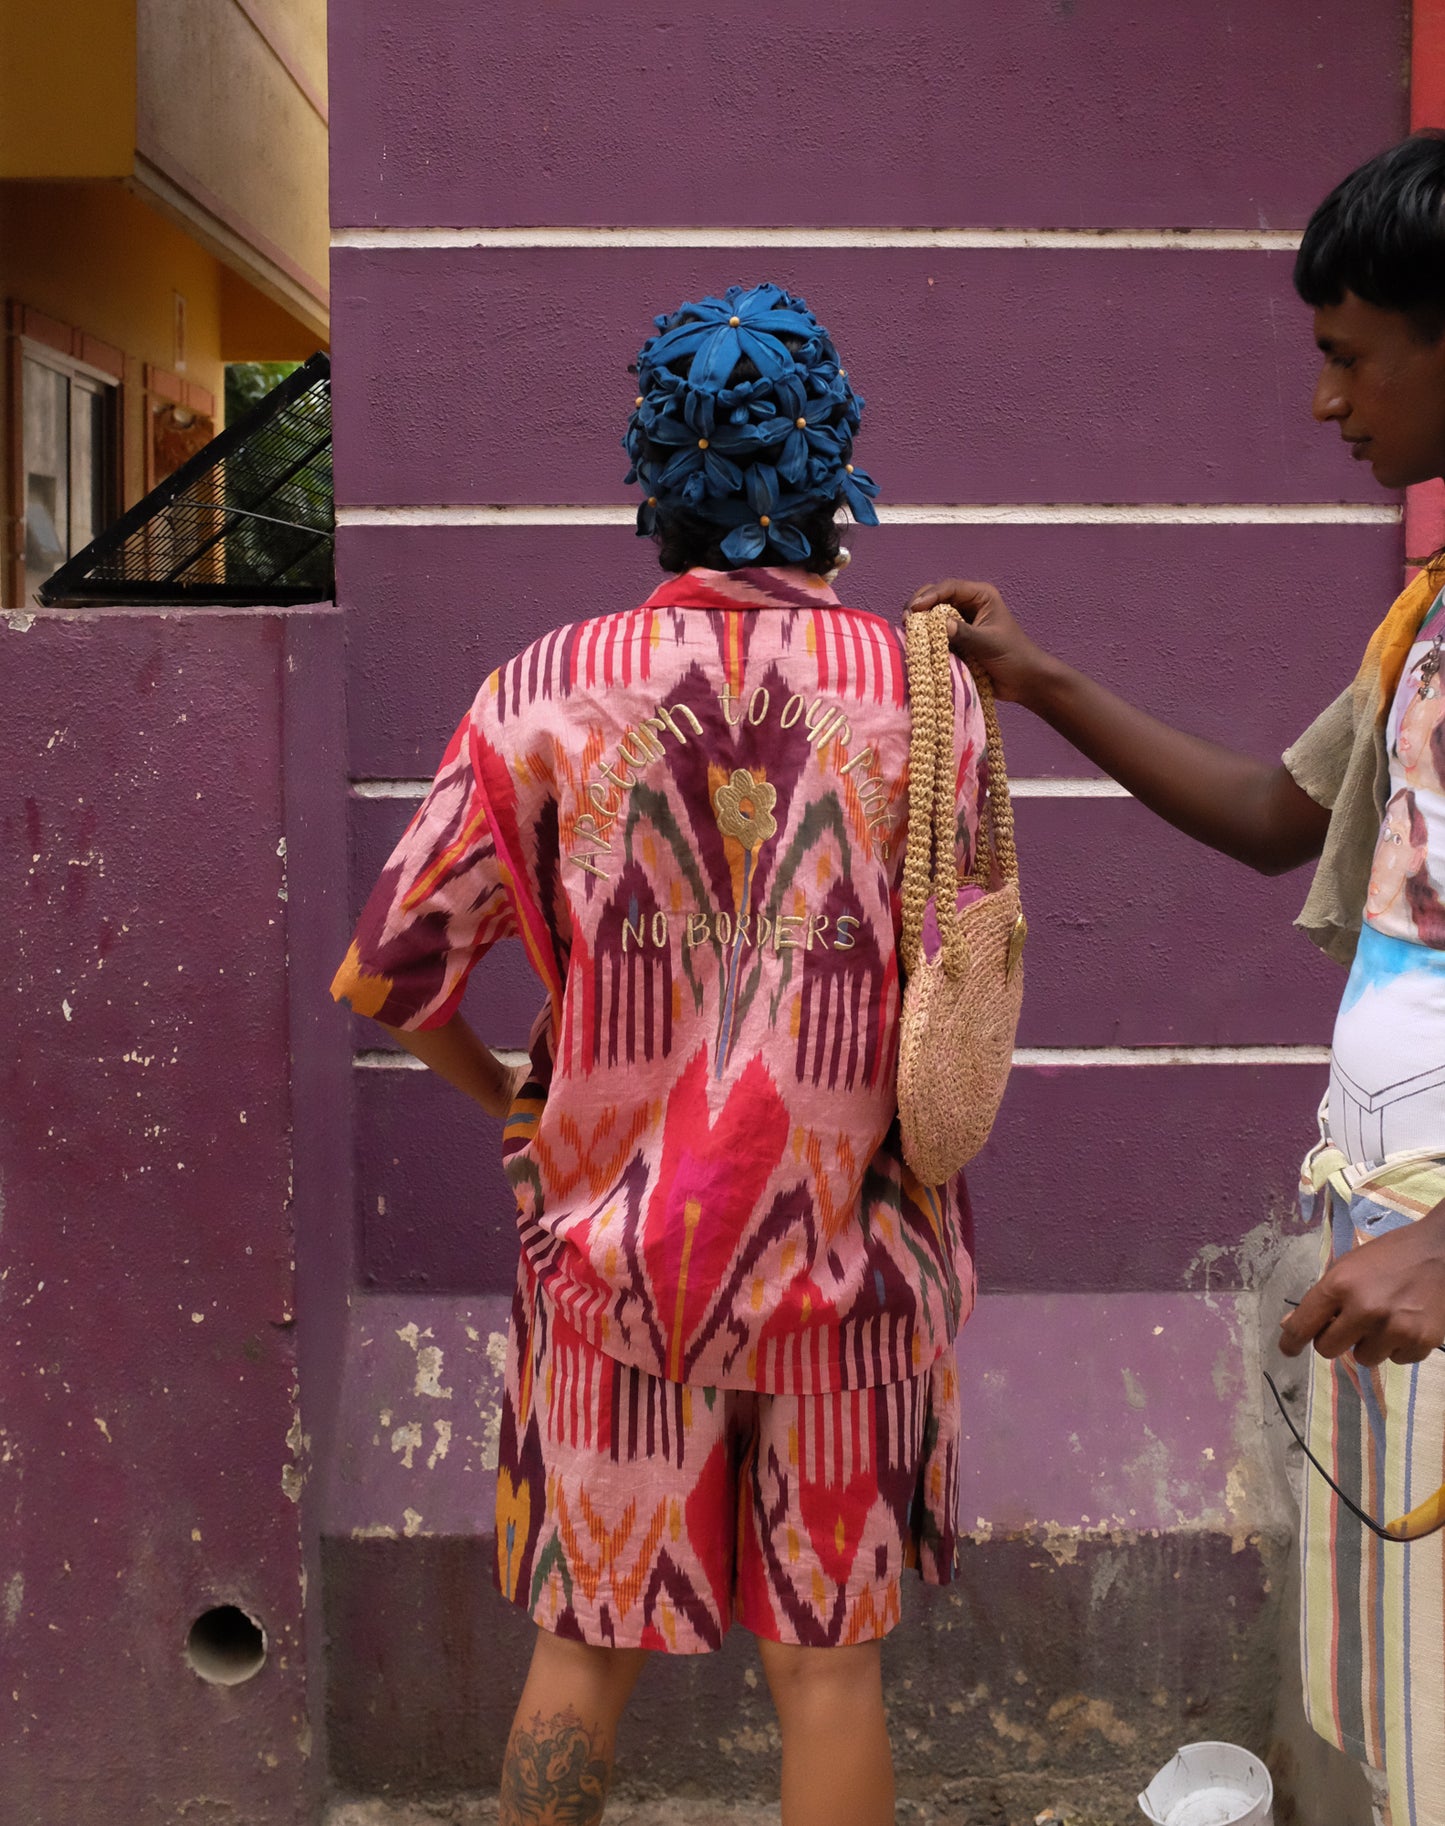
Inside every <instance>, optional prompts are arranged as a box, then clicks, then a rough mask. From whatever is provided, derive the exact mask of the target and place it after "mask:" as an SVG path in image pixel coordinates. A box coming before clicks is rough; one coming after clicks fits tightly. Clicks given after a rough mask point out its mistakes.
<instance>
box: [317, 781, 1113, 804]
mask: <svg viewBox="0 0 1445 1826" xmlns="http://www.w3.org/2000/svg"><path fill="white" fill-rule="evenodd" d="M430 785H431V781H430V780H353V781H352V782H351V793H352V797H353V798H356V799H421V798H424V797H425V795H426V791H427V788H428V787H429V786H430ZM1009 792H1010V793H1011V794H1012V796H1013V797H1014V798H1015V799H1128V798H1130V797H1131V796H1132V795H1131V794H1130V793H1129V791H1128V789H1127V788H1126V787H1123V786H1120V784H1119V782H1118V781H1117V780H1105V779H1100V778H1087V777H1085V778H1077V779H1064V778H1060V779H1052V780H1044V779H1037V780H1010V781H1009Z"/></svg>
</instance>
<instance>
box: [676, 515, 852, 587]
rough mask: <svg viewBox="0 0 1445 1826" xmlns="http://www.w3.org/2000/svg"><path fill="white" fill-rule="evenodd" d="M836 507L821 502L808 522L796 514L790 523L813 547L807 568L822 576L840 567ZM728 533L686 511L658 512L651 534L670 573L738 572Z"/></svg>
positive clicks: (841, 539) (758, 561)
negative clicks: (726, 550)
mask: <svg viewBox="0 0 1445 1826" xmlns="http://www.w3.org/2000/svg"><path fill="white" fill-rule="evenodd" d="M837 505H838V504H837V502H820V503H819V505H818V507H817V508H816V510H815V511H814V512H813V513H811V514H809V515H808V516H807V518H806V519H805V518H803V517H802V516H801V515H795V516H794V518H793V520H792V521H791V524H792V525H793V526H796V527H797V529H798V531H799V532H800V533H801V534H802V535H803V537H804V538H805V539H806V540H807V541H808V543H809V545H811V546H812V548H813V555H812V557H811V558H810V559H809V560H808V569H809V570H810V571H813V572H815V573H816V574H817V575H819V576H821V575H822V574H823V572H825V571H831V570H832V569H833V567H834V566H835V565H836V564H837V562H838V553H839V550H840V549H841V547H842V543H843V536H842V528H841V527H840V526H839V525H838V522H837V521H836V520H835V519H834V517H833V516H834V514H835V513H836V512H837ZM727 530H728V529H727V528H726V527H725V526H718V525H717V524H716V523H715V522H714V521H712V520H702V519H699V518H698V516H697V515H696V514H690V513H688V512H687V511H686V509H684V508H679V509H677V510H676V511H675V512H670V513H663V512H659V513H658V516H657V530H656V532H654V533H653V535H652V537H653V539H654V541H655V542H656V545H657V562H658V563H659V564H660V565H661V566H662V568H663V570H665V571H669V572H671V571H690V570H693V569H700V570H708V571H731V570H736V569H738V568H740V567H739V566H737V565H734V564H733V563H732V562H731V561H730V560H729V559H727V558H726V557H724V556H723V549H722V542H723V540H724V539H725V538H726V537H727ZM752 562H753V563H754V564H761V563H763V562H764V560H763V559H761V558H754V559H753V560H752ZM773 562H775V563H776V562H777V560H774V561H773Z"/></svg>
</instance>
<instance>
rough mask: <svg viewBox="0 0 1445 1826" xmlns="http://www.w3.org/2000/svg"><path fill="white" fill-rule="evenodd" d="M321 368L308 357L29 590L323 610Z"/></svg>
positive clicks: (325, 407) (67, 600)
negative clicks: (319, 606) (311, 605)
mask: <svg viewBox="0 0 1445 1826" xmlns="http://www.w3.org/2000/svg"><path fill="white" fill-rule="evenodd" d="M334 526H335V512H334V506H333V495H332V482H331V364H330V362H329V361H328V360H327V358H326V356H324V355H313V356H312V357H311V359H310V361H307V362H303V363H302V365H301V366H300V367H299V368H297V369H296V371H295V373H294V374H291V375H288V376H287V378H286V379H285V380H283V381H282V382H281V384H280V386H278V387H276V388H274V389H273V390H272V391H271V392H270V393H268V394H267V395H266V397H265V398H264V399H263V400H262V401H261V402H260V403H259V405H257V406H255V407H253V408H252V410H251V411H250V412H248V413H246V414H245V416H244V417H243V418H241V419H238V420H237V422H236V423H235V424H234V425H228V426H227V427H226V429H225V430H224V431H223V432H222V433H221V434H220V436H219V437H216V438H212V440H211V441H210V443H208V444H207V445H206V446H205V447H204V448H203V449H202V450H200V451H198V452H197V453H196V455H195V456H193V457H191V458H190V460H189V461H187V462H185V463H183V464H182V465H181V466H180V468H179V469H177V470H176V471H175V473H174V474H173V475H170V476H167V477H166V479H165V480H164V481H163V482H161V483H160V484H159V486H158V487H156V488H154V489H152V490H151V492H150V493H149V494H148V495H147V496H146V497H145V499H144V500H143V501H140V502H138V503H137V504H136V506H134V507H133V508H131V510H130V512H129V513H127V514H124V515H122V517H121V518H120V519H119V520H117V521H116V523H115V524H114V525H113V526H111V527H108V528H107V529H106V530H105V531H104V532H103V533H101V534H100V535H99V537H98V538H96V539H94V540H92V542H91V543H90V544H89V545H88V546H86V548H85V550H84V551H82V552H79V553H77V555H76V556H75V557H74V558H73V559H72V560H71V561H70V563H68V564H64V565H62V566H61V567H60V569H59V570H58V571H56V573H55V575H54V576H53V577H50V578H49V579H48V580H47V581H46V582H45V583H44V584H43V585H42V587H41V589H40V591H39V598H40V601H41V602H43V603H45V604H47V605H52V606H53V605H59V604H78V603H87V602H114V603H143V604H155V605H164V604H170V603H215V604H218V605H221V604H231V603H296V602H329V601H331V600H332V598H333V597H334V595H335V593H336V580H335V560H334Z"/></svg>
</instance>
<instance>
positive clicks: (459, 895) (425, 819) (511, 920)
mask: <svg viewBox="0 0 1445 1826" xmlns="http://www.w3.org/2000/svg"><path fill="white" fill-rule="evenodd" d="M475 715H476V707H475V706H474V707H473V710H472V711H471V712H469V713H468V714H467V716H465V717H464V718H463V719H462V722H461V723H460V725H459V726H458V728H457V731H456V733H455V734H454V735H453V737H452V739H451V741H450V742H449V743H448V745H447V751H446V754H445V755H444V756H443V758H442V764H441V767H440V768H439V769H438V771H437V775H436V778H435V779H434V780H433V782H432V785H431V789H430V791H429V792H428V793H427V795H426V798H425V799H423V801H422V803H421V807H420V809H419V810H418V812H417V814H416V816H415V817H414V818H413V819H412V821H411V823H410V824H409V825H408V826H407V828H406V831H405V833H404V834H403V836H402V839H401V841H400V842H399V843H398V844H397V846H396V848H395V849H394V850H393V851H392V853H391V856H390V858H389V860H388V861H387V864H386V867H385V868H384V869H383V870H382V871H381V875H380V878H379V879H378V881H377V883H376V886H375V887H374V888H373V889H372V892H371V897H370V899H369V900H368V901H367V903H366V907H365V909H364V910H363V912H362V915H361V918H360V920H359V921H358V922H357V927H356V932H355V935H354V937H353V938H352V941H351V949H350V950H349V951H348V952H347V954H346V957H345V958H344V959H343V961H342V965H341V968H340V969H339V970H338V971H337V973H336V977H335V980H334V981H333V982H332V985H331V993H332V995H333V996H334V997H335V998H336V1000H337V1001H339V1002H349V1003H350V1005H351V1007H352V1008H354V1009H355V1011H356V1012H357V1013H358V1014H364V1015H370V1016H372V1017H373V1018H374V1019H375V1020H378V1021H382V1022H384V1023H385V1024H386V1025H387V1026H388V1027H400V1028H422V1027H440V1026H441V1025H442V1024H443V1023H444V1022H445V1021H447V1020H449V1019H450V1018H451V1016H452V1015H453V1014H454V1013H455V1011H456V1007H457V1003H458V1002H459V1001H460V1000H461V996H462V991H463V990H464V989H465V987H466V981H467V977H468V976H469V975H470V973H471V970H472V967H473V965H475V964H476V962H477V960H478V959H479V958H481V957H482V956H484V955H485V953H486V952H487V951H488V950H490V949H491V947H492V946H493V945H494V944H496V942H497V941H498V939H502V938H507V937H510V936H512V935H513V934H514V933H515V932H516V931H517V922H516V914H515V909H514V907H513V904H512V900H511V896H510V894H509V893H508V890H507V886H506V883H505V881H504V879H503V875H502V871H501V869H500V868H499V866H498V861H497V849H496V844H495V842H494V841H493V834H492V828H491V824H490V821H489V814H488V809H487V801H486V797H485V795H484V793H483V792H482V790H481V788H480V784H479V782H478V780H477V777H476V773H475V751H476V730H475V728H474V721H473V719H474V717H475Z"/></svg>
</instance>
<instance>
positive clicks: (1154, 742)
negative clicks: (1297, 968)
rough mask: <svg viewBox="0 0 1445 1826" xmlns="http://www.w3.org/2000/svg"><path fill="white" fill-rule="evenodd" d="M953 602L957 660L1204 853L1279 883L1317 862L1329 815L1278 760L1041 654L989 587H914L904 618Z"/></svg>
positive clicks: (961, 583) (954, 584)
mask: <svg viewBox="0 0 1445 1826" xmlns="http://www.w3.org/2000/svg"><path fill="white" fill-rule="evenodd" d="M938 603H950V604H952V606H953V607H954V608H956V609H957V610H958V612H959V616H960V619H959V621H958V622H957V623H955V625H954V629H953V633H952V636H951V644H952V646H953V650H954V652H955V653H957V654H958V655H959V657H960V658H961V659H964V660H966V661H968V662H969V663H971V664H972V665H974V666H977V667H979V668H980V669H982V670H983V671H986V672H987V673H988V674H989V675H990V677H991V678H992V679H993V682H994V689H995V691H996V692H997V694H998V695H999V697H1001V698H1003V699H1004V700H1006V701H1007V702H1009V703H1016V704H1022V705H1024V707H1025V708H1026V709H1029V710H1032V711H1033V712H1034V714H1035V715H1036V716H1039V717H1041V718H1042V719H1043V720H1044V721H1045V722H1046V723H1048V724H1049V725H1050V726H1051V727H1052V728H1054V729H1056V730H1058V732H1059V734H1060V735H1061V736H1063V737H1064V738H1065V740H1066V741H1069V742H1072V743H1073V745H1074V747H1075V748H1077V749H1078V750H1079V752H1080V753H1081V754H1084V755H1087V756H1088V758H1089V759H1090V760H1091V761H1092V762H1093V763H1094V764H1095V766H1097V767H1100V768H1102V769H1103V771H1104V772H1105V773H1106V774H1109V775H1111V776H1112V777H1113V778H1114V779H1116V780H1117V781H1118V782H1119V783H1120V785H1121V786H1124V787H1126V788H1127V789H1128V790H1129V792H1131V793H1132V794H1133V795H1134V797H1135V798H1136V799H1138V800H1139V801H1140V803H1141V804H1144V805H1147V806H1148V807H1149V809H1150V810H1151V811H1153V812H1157V813H1158V815H1159V816H1160V817H1161V818H1164V819H1166V820H1167V821H1168V822H1169V823H1170V824H1172V825H1175V826H1176V827H1177V828H1178V829H1179V830H1181V831H1183V832H1185V833H1186V835H1188V836H1190V837H1194V838H1197V839H1198V841H1199V842H1200V843H1206V844H1208V845H1209V847H1210V848H1211V849H1215V850H1220V851H1222V852H1223V853H1224V854H1225V855H1226V856H1233V857H1234V858H1235V859H1236V860H1237V861H1239V862H1244V863H1248V865H1249V866H1250V867H1251V868H1253V869H1258V870H1259V871H1260V873H1261V874H1264V875H1282V874H1284V873H1286V872H1287V871H1288V870H1290V869H1294V868H1298V867H1299V865H1300V864H1301V863H1303V862H1309V861H1310V860H1312V858H1314V857H1316V856H1318V855H1319V853H1320V850H1321V848H1322V847H1323V844H1324V840H1325V832H1326V831H1327V830H1328V828H1329V822H1330V814H1329V812H1328V811H1327V810H1326V809H1325V808H1324V807H1323V806H1321V805H1317V804H1316V803H1315V801H1314V800H1313V799H1311V798H1310V796H1309V794H1308V793H1306V792H1305V791H1304V790H1303V789H1302V788H1301V787H1299V786H1297V785H1296V784H1295V781H1294V779H1293V778H1292V777H1291V775H1290V772H1289V770H1288V768H1286V767H1284V766H1282V765H1280V764H1279V763H1278V762H1274V763H1268V762H1264V761H1257V760H1254V759H1253V758H1252V757H1250V756H1248V755H1241V754H1235V753H1234V752H1233V751H1232V750H1231V749H1228V748H1221V747H1219V746H1218V745H1217V744H1216V743H1214V742H1207V741H1205V740H1204V739H1203V738H1202V737H1200V736H1193V735H1186V734H1185V733H1184V732H1183V731H1182V730H1179V729H1173V728H1171V727H1170V726H1169V724H1168V723H1161V722H1160V721H1159V719H1158V718H1157V717H1152V716H1150V715H1149V714H1148V713H1147V712H1146V711H1143V710H1139V709H1136V708H1135V706H1134V705H1133V704H1129V703H1126V702H1125V701H1124V699H1123V698H1121V697H1117V696H1115V694H1114V693H1113V692H1112V691H1109V690H1106V689H1105V687H1104V686H1103V685H1101V684H1099V683H1098V682H1097V681H1096V680H1094V679H1091V678H1089V677H1088V676H1087V675H1086V674H1084V673H1082V672H1079V671H1077V670H1075V668H1074V667H1072V666H1068V665H1065V664H1064V662H1063V661H1062V660H1059V659H1056V658H1055V657H1054V656H1053V655H1052V654H1051V653H1046V652H1045V651H1044V649H1043V648H1042V647H1040V646H1039V645H1038V644H1037V643H1036V642H1035V641H1033V640H1032V639H1030V637H1029V636H1028V635H1027V634H1026V633H1025V632H1024V630H1023V629H1022V628H1021V627H1020V626H1019V624H1018V623H1017V622H1016V621H1015V620H1014V618H1013V616H1012V615H1011V614H1010V613H1009V611H1008V609H1007V608H1006V607H1005V606H1004V602H1003V598H1002V597H1001V596H1000V595H999V593H998V591H997V590H996V589H994V587H993V586H992V585H991V584H987V583H970V582H966V581H964V580H962V579H958V578H952V579H950V580H949V581H947V582H945V583H936V584H932V585H930V586H929V587H928V588H926V589H922V590H919V591H918V592H917V593H916V594H915V596H914V597H913V599H912V601H911V602H910V603H909V605H908V608H909V611H910V612H912V611H914V610H919V609H930V608H933V607H934V606H935V605H936V604H938Z"/></svg>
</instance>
